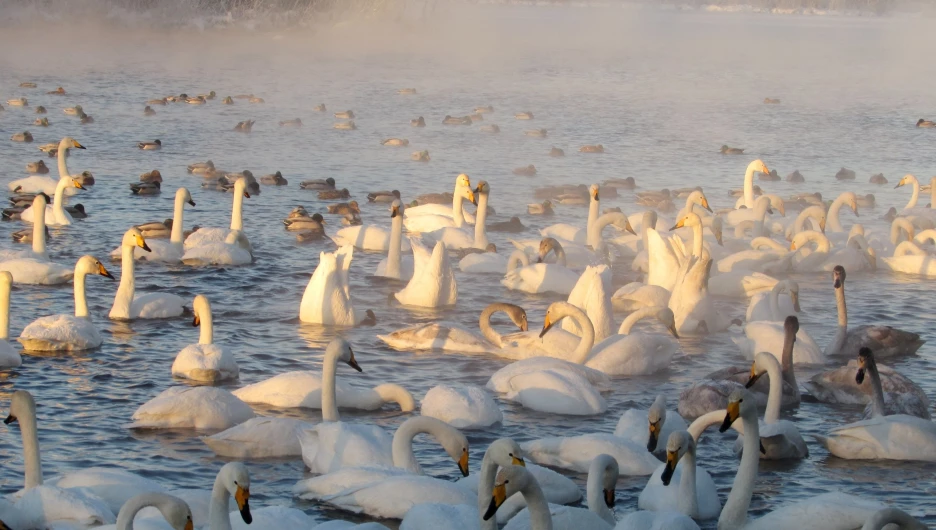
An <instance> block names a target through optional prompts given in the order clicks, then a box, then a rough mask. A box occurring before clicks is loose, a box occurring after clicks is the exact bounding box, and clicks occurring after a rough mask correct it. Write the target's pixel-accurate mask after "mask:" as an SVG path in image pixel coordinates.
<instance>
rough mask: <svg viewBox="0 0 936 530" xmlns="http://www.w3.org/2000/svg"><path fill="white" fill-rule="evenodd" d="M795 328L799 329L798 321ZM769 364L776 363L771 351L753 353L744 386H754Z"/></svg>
mask: <svg viewBox="0 0 936 530" xmlns="http://www.w3.org/2000/svg"><path fill="white" fill-rule="evenodd" d="M794 318H795V317H794ZM784 328H786V323H784ZM796 328H797V329H799V322H797V325H796ZM794 335H795V333H794ZM770 364H778V363H777V358H776V357H774V356H773V354H772V353H767V352H759V353H758V354H757V355H755V356H754V362H752V363H751V375H750V377H749V378H748V380H747V383H745V384H744V388H751V387H752V386H754V383H756V382H757V380H758V379H760V378H761V376H762V375H764V374H766V373H767V367H768V366H769V365H770Z"/></svg>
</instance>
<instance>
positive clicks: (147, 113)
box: [143, 105, 156, 116]
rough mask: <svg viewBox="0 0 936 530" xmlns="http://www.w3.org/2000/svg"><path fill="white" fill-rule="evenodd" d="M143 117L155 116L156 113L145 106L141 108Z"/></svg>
mask: <svg viewBox="0 0 936 530" xmlns="http://www.w3.org/2000/svg"><path fill="white" fill-rule="evenodd" d="M143 115H144V116H155V115H156V111H155V110H153V107H150V106H149V105H147V106H145V107H143Z"/></svg>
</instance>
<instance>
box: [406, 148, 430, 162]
mask: <svg viewBox="0 0 936 530" xmlns="http://www.w3.org/2000/svg"><path fill="white" fill-rule="evenodd" d="M410 160H413V161H414V162H428V161H429V160H430V158H429V151H425V150H423V151H414V152H413V153H412V154H411V155H410Z"/></svg>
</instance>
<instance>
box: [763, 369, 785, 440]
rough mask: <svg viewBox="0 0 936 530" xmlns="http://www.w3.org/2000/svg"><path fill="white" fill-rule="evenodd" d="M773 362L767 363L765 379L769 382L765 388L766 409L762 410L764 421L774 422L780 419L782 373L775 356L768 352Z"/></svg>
mask: <svg viewBox="0 0 936 530" xmlns="http://www.w3.org/2000/svg"><path fill="white" fill-rule="evenodd" d="M767 355H769V356H770V357H771V358H772V361H773V362H768V363H767V377H769V378H770V379H769V380H768V381H767V382H768V383H770V386H769V387H768V388H769V389H768V390H767V409H766V410H765V411H764V423H776V422H777V421H778V420H779V419H780V401H781V400H782V398H783V374H782V373H781V371H780V364H779V363H777V362H776V357H774V356H773V354H772V353H768V354H767Z"/></svg>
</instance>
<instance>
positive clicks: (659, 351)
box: [585, 332, 679, 375]
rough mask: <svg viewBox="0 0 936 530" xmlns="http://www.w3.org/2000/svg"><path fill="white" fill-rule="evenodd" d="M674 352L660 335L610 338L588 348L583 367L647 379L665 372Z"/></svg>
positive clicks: (673, 345)
mask: <svg viewBox="0 0 936 530" xmlns="http://www.w3.org/2000/svg"><path fill="white" fill-rule="evenodd" d="M678 348H679V345H678V343H677V342H676V341H674V340H672V339H670V338H669V337H665V336H662V335H651V334H647V333H640V332H637V333H631V334H630V335H612V336H610V337H608V338H607V339H605V340H603V341H601V342H600V343H598V344H596V345H595V347H594V348H592V351H591V354H589V357H588V361H586V362H585V366H588V367H589V368H594V369H596V370H601V371H602V372H604V373H606V374H608V375H649V374H654V373H656V372H659V371H660V370H663V369H665V368H667V367H668V366H669V364H670V361H672V360H673V356H674V355H675V354H676V350H677V349H678Z"/></svg>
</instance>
